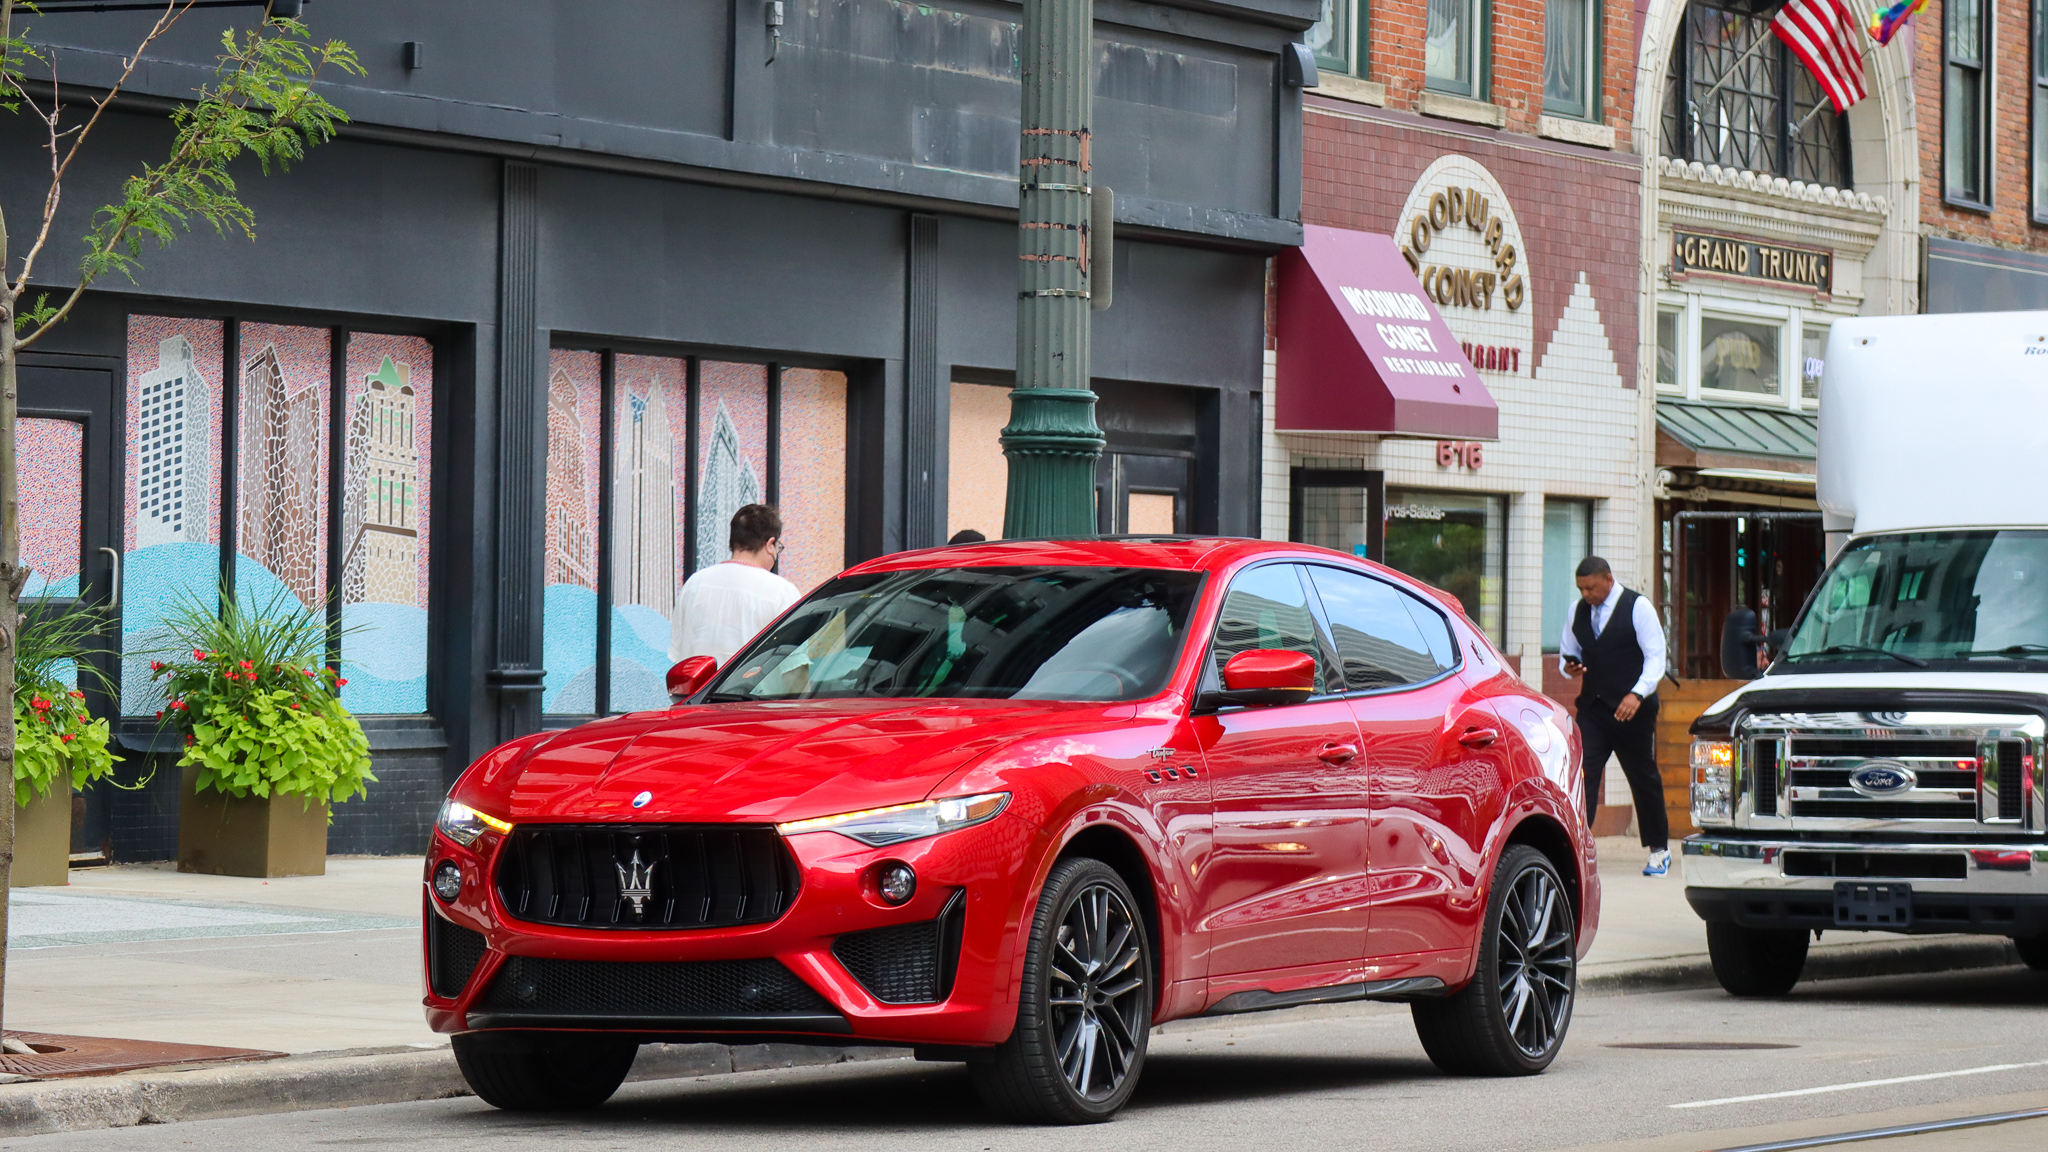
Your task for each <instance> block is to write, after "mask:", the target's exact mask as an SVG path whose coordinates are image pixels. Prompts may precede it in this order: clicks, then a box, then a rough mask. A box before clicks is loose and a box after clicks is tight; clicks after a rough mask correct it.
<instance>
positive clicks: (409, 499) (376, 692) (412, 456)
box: [238, 332, 434, 712]
mask: <svg viewBox="0 0 2048 1152" xmlns="http://www.w3.org/2000/svg"><path fill="white" fill-rule="evenodd" d="M347 362H348V366H347V371H348V376H347V381H348V383H347V391H346V395H345V396H344V398H343V405H344V406H343V410H342V419H343V425H342V431H343V437H344V439H343V441H342V443H343V460H342V471H341V475H342V490H341V491H342V503H341V587H340V600H341V624H342V636H341V661H342V666H343V667H344V668H346V669H347V670H348V671H347V676H348V683H347V684H344V685H343V686H342V689H341V701H342V703H343V704H346V705H347V706H348V707H349V708H350V709H351V710H353V711H356V712H424V711H426V710H427V572H428V564H427V561H428V557H429V545H430V544H431V543H432V541H431V539H430V537H429V532H428V529H429V526H430V525H431V524H432V522H433V518H432V516H431V515H430V512H431V509H432V502H431V501H430V499H429V493H430V486H429V484H428V483H427V479H428V477H430V476H431V475H433V456H432V453H433V443H434V348H433V345H431V344H429V343H427V342H426V341H425V340H422V339H420V338H419V337H417V336H378V335H372V334H370V333H366V332H357V333H352V334H351V335H350V336H349V341H348V357H347ZM238 571H239V569H238Z"/></svg>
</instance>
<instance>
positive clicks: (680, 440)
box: [541, 348, 847, 716]
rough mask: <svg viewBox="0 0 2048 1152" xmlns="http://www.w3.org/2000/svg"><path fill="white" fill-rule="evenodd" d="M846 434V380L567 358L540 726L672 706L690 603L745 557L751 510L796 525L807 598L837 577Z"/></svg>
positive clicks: (559, 409)
mask: <svg viewBox="0 0 2048 1152" xmlns="http://www.w3.org/2000/svg"><path fill="white" fill-rule="evenodd" d="M846 420H847V380H846V375H845V374H844V373H842V372H837V371H831V370H825V369H808V368H803V369H800V368H781V367H778V366H776V365H771V364H739V363H730V362H723V361H713V360H692V359H690V358H687V357H678V356H645V355H632V354H627V353H613V352H606V351H585V350H572V349H564V348H557V349H555V350H554V351H553V352H552V353H551V354H550V361H549V380H548V462H547V509H546V516H547V525H546V532H547V555H546V579H547V591H546V605H545V618H544V623H543V633H542V663H543V667H544V668H545V669H546V673H547V675H546V678H545V680H544V681H543V687H542V692H541V711H542V712H543V713H545V714H547V715H554V716H582V715H591V714H602V713H610V712H628V711H638V710H643V709H649V708H661V707H665V706H666V705H667V704H668V692H667V689H666V687H665V685H664V678H665V676H666V674H667V672H668V669H669V666H670V664H672V663H673V659H672V653H671V651H670V642H671V633H672V630H673V627H674V622H675V605H676V597H677V595H678V594H679V593H680V592H681V590H682V586H683V582H684V579H685V577H686V576H687V575H688V573H689V572H691V571H693V570H695V569H698V568H703V567H706V566H708V565H711V564H716V563H718V562H720V561H722V560H726V559H728V558H729V557H730V556H731V550H730V548H728V546H727V539H728V534H729V532H730V528H731V522H732V515H733V513H734V512H736V511H738V510H739V509H740V507H741V506H742V505H746V504H753V503H762V502H767V503H773V504H775V505H776V506H777V508H778V510H779V511H780V512H781V513H782V519H783V544H784V551H783V554H782V560H781V565H780V567H779V569H778V571H780V572H781V574H782V575H783V576H785V577H788V578H789V579H790V581H791V582H793V583H795V584H796V585H797V587H798V589H799V590H801V591H804V592H809V591H810V590H811V589H813V588H815V587H817V586H818V585H819V584H821V583H823V582H824V581H825V580H826V579H828V578H830V577H831V576H833V575H835V574H837V573H838V572H839V570H840V569H841V568H843V567H844V566H845V560H846V527H845V525H846ZM693 446H694V448H695V453H694V456H693V454H692V447H693ZM693 460H694V462H695V469H696V471H695V483H694V484H693V483H692V472H691V469H692V461H693ZM778 481H779V482H778ZM600 652H603V653H604V654H605V658H604V659H603V660H600V659H599V653H600Z"/></svg>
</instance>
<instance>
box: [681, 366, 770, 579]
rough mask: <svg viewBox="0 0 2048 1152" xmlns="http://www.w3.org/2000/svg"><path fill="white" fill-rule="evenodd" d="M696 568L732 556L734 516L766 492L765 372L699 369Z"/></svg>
mask: <svg viewBox="0 0 2048 1152" xmlns="http://www.w3.org/2000/svg"><path fill="white" fill-rule="evenodd" d="M697 373H698V381H699V388H700V391H701V395H700V396H699V398H698V401H697V405H698V407H697V412H698V423H699V427H698V430H697V459H698V460H699V461H700V464H699V466H698V467H699V472H698V481H697V568H698V569H700V570H701V569H704V568H707V567H709V566H711V565H713V564H716V563H718V562H719V561H721V560H726V559H729V558H730V557H731V556H732V549H731V548H729V547H727V544H726V542H727V539H728V536H729V533H730V532H731V530H732V514H733V513H735V512H737V511H739V510H740V508H741V507H742V506H743V505H747V504H755V503H759V502H760V501H761V500H762V499H764V493H765V492H766V491H767V483H766V476H765V473H764V469H765V468H766V467H767V464H768V368H767V366H766V365H763V364H726V363H721V362H719V361H715V360H705V361H702V362H700V363H699V364H698V367H697Z"/></svg>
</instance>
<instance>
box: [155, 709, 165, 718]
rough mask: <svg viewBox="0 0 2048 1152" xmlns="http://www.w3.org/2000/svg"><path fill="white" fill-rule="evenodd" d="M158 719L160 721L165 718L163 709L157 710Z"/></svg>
mask: <svg viewBox="0 0 2048 1152" xmlns="http://www.w3.org/2000/svg"><path fill="white" fill-rule="evenodd" d="M156 718H157V719H159V720H161V719H163V718H164V714H163V710H162V709H161V708H159V709H158V710H157V714H156Z"/></svg>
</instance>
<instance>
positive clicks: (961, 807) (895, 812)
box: [775, 792, 1010, 848]
mask: <svg viewBox="0 0 2048 1152" xmlns="http://www.w3.org/2000/svg"><path fill="white" fill-rule="evenodd" d="M1009 803H1010V794H1009V793H1008V792H984V793H983V794H981V795H979V796H956V797H953V798H952V799H949V800H925V801H922V802H920V803H916V804H895V805H891V806H890V807H887V808H869V809H866V810H865V811H861V812H842V813H840V814H839V815H837V816H818V817H815V818H813V819H810V820H792V821H790V822H789V823H787V824H777V825H776V826H775V830H776V831H777V832H780V833H782V834H783V835H784V836H793V835H795V834H796V833H798V832H820V831H831V832H837V833H839V834H840V835H841V836H846V837H850V838H851V839H854V840H858V841H860V842H861V843H863V844H866V845H869V846H871V847H875V848H880V847H882V846H884V845H887V844H901V843H902V842H904V841H905V840H922V839H923V838H925V837H926V836H937V835H938V834H939V833H941V832H954V831H958V830H959V829H961V828H971V827H973V826H974V825H976V824H981V823H984V822H986V821H989V820H993V819H995V818H996V816H997V815H998V814H1000V813H1001V812H1002V810H1003V809H1004V807H1006V806H1007V805H1008V804H1009Z"/></svg>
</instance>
